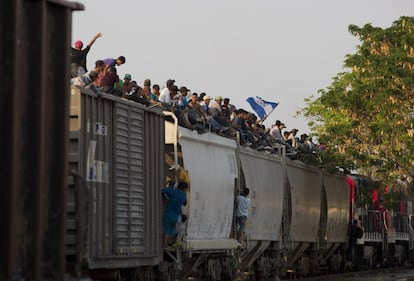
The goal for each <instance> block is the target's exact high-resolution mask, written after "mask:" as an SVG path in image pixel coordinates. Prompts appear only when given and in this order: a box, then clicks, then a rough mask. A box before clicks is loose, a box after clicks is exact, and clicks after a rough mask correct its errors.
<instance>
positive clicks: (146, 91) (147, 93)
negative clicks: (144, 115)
mask: <svg viewBox="0 0 414 281" xmlns="http://www.w3.org/2000/svg"><path fill="white" fill-rule="evenodd" d="M142 97H143V98H144V99H146V100H147V101H148V102H149V103H150V104H155V102H153V101H152V100H151V80H150V79H145V80H144V87H143V88H142Z"/></svg>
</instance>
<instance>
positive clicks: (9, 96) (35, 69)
mask: <svg viewBox="0 0 414 281" xmlns="http://www.w3.org/2000/svg"><path fill="white" fill-rule="evenodd" d="M78 8H82V6H81V5H80V4H77V3H74V2H64V1H41V0H38V1H28V0H3V1H0V24H1V29H0V61H1V62H2V74H1V75H0V84H1V86H2V89H1V94H0V118H1V120H2V122H0V155H1V161H0V163H1V164H0V165H1V167H0V177H1V179H2V187H3V188H2V196H1V199H0V205H1V208H0V221H1V224H2V231H1V232H0V241H1V242H0V280H23V279H25V280H40V279H46V278H50V279H53V280H58V279H61V278H62V276H63V273H64V241H63V239H64V217H65V204H64V202H65V196H66V188H65V186H66V173H67V169H66V168H67V165H66V149H67V123H68V122H67V121H68V105H69V94H68V92H69V79H68V77H69V76H70V75H69V65H70V63H69V56H68V53H69V48H70V37H71V36H70V31H71V12H72V9H78Z"/></svg>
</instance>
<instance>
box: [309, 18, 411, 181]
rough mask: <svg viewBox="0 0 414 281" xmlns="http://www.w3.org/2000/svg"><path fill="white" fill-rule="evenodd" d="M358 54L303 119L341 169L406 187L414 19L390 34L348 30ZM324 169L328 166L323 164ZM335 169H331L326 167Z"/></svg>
mask: <svg viewBox="0 0 414 281" xmlns="http://www.w3.org/2000/svg"><path fill="white" fill-rule="evenodd" d="M349 31H350V33H351V34H352V35H354V36H355V37H357V38H358V39H359V40H360V45H358V46H357V49H356V53H355V54H348V55H346V57H345V62H344V68H345V69H347V70H348V71H347V72H343V73H339V74H337V76H336V77H334V78H333V82H332V84H331V85H330V86H328V87H327V89H322V90H319V92H318V93H319V97H317V98H315V97H313V96H311V97H309V98H307V99H306V100H305V102H306V104H307V105H306V107H305V108H304V109H303V110H302V111H301V114H303V115H304V116H306V117H307V118H308V120H310V122H309V126H310V128H311V130H312V133H313V134H314V135H316V136H317V137H318V140H319V142H320V143H323V144H325V145H326V146H327V147H328V150H327V152H326V155H325V156H324V157H325V158H326V160H327V161H328V162H329V161H330V160H331V159H335V160H336V161H338V160H339V161H340V162H339V164H338V166H342V167H344V168H357V169H358V171H359V173H361V174H364V175H366V176H369V177H371V178H374V179H378V180H382V181H384V182H388V183H389V182H394V183H395V182H396V180H397V179H398V182H399V183H402V184H403V185H405V186H408V185H409V184H410V183H412V181H413V177H414V169H413V167H414V141H413V133H414V128H413V126H414V18H412V17H401V18H400V19H399V20H397V21H395V22H394V23H393V24H392V26H391V27H389V28H385V29H383V28H379V27H373V26H372V25H371V24H366V25H364V26H363V27H358V26H356V25H350V26H349ZM321 161H322V162H321V165H324V163H323V161H324V160H323V159H322V160H321ZM326 165H331V164H329V163H328V164H326Z"/></svg>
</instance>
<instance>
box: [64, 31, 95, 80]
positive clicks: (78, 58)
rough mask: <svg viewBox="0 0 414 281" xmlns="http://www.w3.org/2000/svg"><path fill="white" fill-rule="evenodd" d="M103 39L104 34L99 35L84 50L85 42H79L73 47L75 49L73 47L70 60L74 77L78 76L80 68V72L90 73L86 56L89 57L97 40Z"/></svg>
mask: <svg viewBox="0 0 414 281" xmlns="http://www.w3.org/2000/svg"><path fill="white" fill-rule="evenodd" d="M99 37H102V33H100V32H99V33H97V34H96V35H95V36H94V37H93V38H92V39H91V41H90V42H89V43H88V45H87V46H86V48H85V49H82V47H83V42H82V41H81V40H77V41H76V42H75V43H74V44H73V45H74V47H75V48H73V47H71V50H70V60H71V63H72V77H76V76H78V73H79V70H78V68H79V67H81V68H82V69H81V70H80V71H81V72H82V73H86V72H88V69H87V68H86V56H87V55H88V53H89V51H90V49H91V47H92V45H93V44H94V43H95V41H96V39H98V38H99Z"/></svg>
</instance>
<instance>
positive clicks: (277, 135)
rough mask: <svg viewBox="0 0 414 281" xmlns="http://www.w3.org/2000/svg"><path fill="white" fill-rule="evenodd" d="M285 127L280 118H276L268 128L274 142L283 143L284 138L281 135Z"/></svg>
mask: <svg viewBox="0 0 414 281" xmlns="http://www.w3.org/2000/svg"><path fill="white" fill-rule="evenodd" d="M283 128H286V126H285V124H283V123H282V122H280V120H276V122H275V124H274V125H273V126H272V128H271V129H270V132H269V134H270V135H271V136H272V137H273V139H274V141H275V142H276V143H280V144H285V143H286V142H285V140H284V138H283V136H282V129H283Z"/></svg>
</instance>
